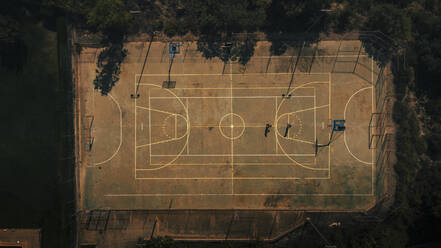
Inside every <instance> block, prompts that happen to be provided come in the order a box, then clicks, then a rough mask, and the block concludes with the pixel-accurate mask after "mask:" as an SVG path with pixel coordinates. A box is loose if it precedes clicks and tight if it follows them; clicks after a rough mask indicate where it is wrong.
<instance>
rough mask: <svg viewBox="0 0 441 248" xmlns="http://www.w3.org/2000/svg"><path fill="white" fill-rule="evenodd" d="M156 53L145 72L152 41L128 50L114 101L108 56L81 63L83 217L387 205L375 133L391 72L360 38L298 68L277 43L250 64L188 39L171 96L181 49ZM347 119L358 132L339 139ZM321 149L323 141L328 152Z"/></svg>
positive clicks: (309, 55)
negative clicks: (378, 195) (99, 81)
mask: <svg viewBox="0 0 441 248" xmlns="http://www.w3.org/2000/svg"><path fill="white" fill-rule="evenodd" d="M150 45H151V47H150V51H149V54H148V57H147V60H146V61H147V62H146V65H145V69H144V71H143V72H142V66H143V62H144V58H145V55H146V52H147V50H148V47H149V42H131V43H129V44H127V49H128V56H127V59H126V61H125V62H124V63H123V64H122V72H121V75H120V81H119V82H117V84H116V85H115V87H114V88H113V89H112V90H111V92H110V94H108V95H107V96H102V95H101V94H100V92H98V91H95V90H94V89H93V83H92V82H93V79H94V77H95V69H96V68H95V67H96V65H95V63H96V58H97V54H98V52H99V51H98V50H97V49H95V48H85V49H83V50H82V53H81V55H80V56H79V57H78V61H77V64H76V76H77V79H76V83H77V102H76V105H77V111H78V112H77V116H76V121H77V123H78V130H77V134H79V137H80V141H79V147H80V154H81V158H80V161H81V163H80V168H79V175H80V177H79V178H80V189H81V192H80V197H81V202H80V209H82V210H92V209H119V210H134V209H139V210H141V209H143V210H167V209H195V210H203V209H254V210H282V209H284V210H310V211H315V210H325V211H335V210H338V211H360V210H363V209H368V208H370V207H372V206H373V205H374V204H375V191H376V189H375V186H374V185H375V180H376V179H375V176H374V175H376V174H375V169H376V168H375V162H374V161H375V159H374V157H375V153H374V152H375V150H374V149H369V146H368V143H369V141H368V140H369V139H368V135H369V134H368V125H369V120H370V118H371V114H372V113H373V112H374V109H375V97H374V94H375V93H374V87H373V85H374V84H375V81H376V77H377V76H378V72H379V70H378V68H377V66H376V64H375V62H374V61H372V60H371V59H370V58H369V57H368V56H367V55H366V54H365V53H364V51H363V50H362V49H361V50H360V46H361V44H360V42H359V41H341V42H339V41H322V42H320V43H318V44H316V47H317V50H314V49H309V48H308V49H304V50H303V51H302V53H301V57H300V58H299V60H298V64H297V67H295V68H294V63H293V61H296V60H297V55H298V54H299V53H298V51H296V50H295V49H288V50H287V51H286V52H285V54H283V55H281V56H271V55H270V52H269V47H270V45H271V44H270V43H268V42H258V43H257V46H256V50H255V53H254V56H253V57H252V58H251V60H250V62H249V63H248V64H247V65H246V66H243V65H240V64H238V63H233V62H231V63H226V64H224V63H223V62H222V61H220V60H218V59H205V58H203V57H202V55H201V53H199V52H198V51H197V49H196V43H195V42H185V43H182V45H181V51H180V53H179V54H176V56H175V58H174V60H173V64H172V67H171V74H170V79H171V81H175V82H176V85H175V87H174V88H163V82H164V81H167V80H168V70H169V66H170V60H171V59H170V56H169V53H168V48H169V44H168V43H165V42H153V43H151V44H150ZM141 72H142V73H141ZM290 81H291V82H292V85H291V87H290V88H289V89H288V85H289V84H290ZM138 82H139V86H138ZM138 87H139V88H138ZM137 88H138V91H136V89H137ZM131 94H139V97H138V98H132V97H131ZM282 94H286V95H290V97H282ZM339 119H344V120H345V121H346V122H345V126H346V130H345V131H344V132H334V133H332V131H331V130H332V121H333V120H339ZM267 125H271V126H270V128H269V132H268V133H267V135H266V136H265V130H266V127H267ZM331 134H332V135H331ZM92 139H93V145H91V146H90V142H91V140H92ZM330 140H331V143H330V145H329V146H324V145H326V144H327V143H328V142H329V141H330ZM316 142H318V144H319V145H323V147H319V148H318V149H317V154H315V153H316V149H315V144H316ZM89 148H90V149H89Z"/></svg>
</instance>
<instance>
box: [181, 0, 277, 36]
mask: <svg viewBox="0 0 441 248" xmlns="http://www.w3.org/2000/svg"><path fill="white" fill-rule="evenodd" d="M268 4H269V1H268V0H255V1H251V0H224V1H218V0H207V1H200V0H183V6H184V7H185V10H184V13H183V15H184V17H183V18H182V21H184V22H186V23H187V25H188V27H189V28H190V29H191V31H192V33H194V34H197V35H199V34H210V35H213V34H219V33H226V34H231V33H232V32H244V31H246V32H253V31H256V30H258V29H259V28H260V27H262V26H263V24H264V23H265V20H266V18H265V9H266V6H267V5H268Z"/></svg>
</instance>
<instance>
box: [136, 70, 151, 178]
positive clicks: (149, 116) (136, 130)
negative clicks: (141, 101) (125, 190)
mask: <svg viewBox="0 0 441 248" xmlns="http://www.w3.org/2000/svg"><path fill="white" fill-rule="evenodd" d="M134 82H135V84H134V86H135V88H134V90H133V92H135V93H134V94H136V76H135V80H134ZM149 92H150V90H149ZM149 107H150V106H149ZM134 112H135V132H134V133H135V142H133V143H134V144H133V146H134V150H135V158H134V161H135V179H136V132H137V128H136V98H135V107H134ZM149 114H150V111H149ZM149 122H150V115H149ZM149 136H150V124H149ZM149 156H150V154H149Z"/></svg>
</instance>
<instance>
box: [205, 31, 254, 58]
mask: <svg viewBox="0 0 441 248" xmlns="http://www.w3.org/2000/svg"><path fill="white" fill-rule="evenodd" d="M256 44H257V40H256V39H255V38H254V37H253V36H252V35H246V37H240V38H238V37H233V38H221V37H220V36H217V37H216V36H212V35H211V36H208V35H205V36H201V38H200V39H199V40H198V41H197V49H198V51H200V52H201V53H202V56H204V57H205V58H206V59H212V58H215V57H217V58H219V59H220V60H221V61H223V62H224V63H227V62H228V61H237V62H238V63H240V64H242V65H246V64H247V63H248V61H249V60H250V59H251V57H252V56H253V54H254V48H255V46H256Z"/></svg>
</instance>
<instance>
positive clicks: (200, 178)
mask: <svg viewBox="0 0 441 248" xmlns="http://www.w3.org/2000/svg"><path fill="white" fill-rule="evenodd" d="M300 179H305V178H300V177H234V178H231V177H139V178H137V180H155V181H156V180H300Z"/></svg>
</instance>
